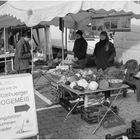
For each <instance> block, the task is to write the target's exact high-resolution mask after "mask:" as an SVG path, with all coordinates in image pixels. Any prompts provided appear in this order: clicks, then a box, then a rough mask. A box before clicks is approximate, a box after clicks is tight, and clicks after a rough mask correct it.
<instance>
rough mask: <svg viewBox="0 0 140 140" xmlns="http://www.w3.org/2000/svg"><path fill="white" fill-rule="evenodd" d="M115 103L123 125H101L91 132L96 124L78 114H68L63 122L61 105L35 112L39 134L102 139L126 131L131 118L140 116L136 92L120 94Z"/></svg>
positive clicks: (63, 116) (62, 137)
mask: <svg viewBox="0 0 140 140" xmlns="http://www.w3.org/2000/svg"><path fill="white" fill-rule="evenodd" d="M115 105H117V106H118V107H119V115H120V116H121V118H124V119H125V125H120V126H117V127H112V128H110V129H105V128H103V127H102V126H101V127H100V128H99V129H98V131H97V132H96V133H95V134H93V131H94V129H95V128H96V126H97V124H96V125H93V124H92V125H89V124H87V123H86V122H85V121H83V120H82V119H81V117H80V114H78V115H70V116H69V117H68V119H67V120H66V121H65V122H64V119H65V117H66V115H67V113H68V112H67V111H66V110H65V109H64V108H62V107H57V108H51V109H45V110H43V111H38V112H37V116H38V126H39V134H40V136H43V138H46V139H104V138H105V135H106V134H108V133H111V134H115V133H119V132H122V131H126V128H129V127H130V122H131V120H133V119H139V118H140V103H137V101H136V94H134V93H129V94H128V96H127V97H126V98H124V97H122V95H120V96H119V97H118V99H117V101H116V103H115ZM38 107H39V106H38Z"/></svg>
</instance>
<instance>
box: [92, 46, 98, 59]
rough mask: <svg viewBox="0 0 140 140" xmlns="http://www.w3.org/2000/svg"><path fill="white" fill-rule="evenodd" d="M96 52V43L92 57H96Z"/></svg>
mask: <svg viewBox="0 0 140 140" xmlns="http://www.w3.org/2000/svg"><path fill="white" fill-rule="evenodd" d="M96 52H97V44H96V45H95V49H94V52H93V58H94V59H96Z"/></svg>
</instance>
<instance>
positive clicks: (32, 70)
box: [31, 27, 34, 74]
mask: <svg viewBox="0 0 140 140" xmlns="http://www.w3.org/2000/svg"><path fill="white" fill-rule="evenodd" d="M31 40H33V28H32V27H31ZM31 54H32V69H31V73H32V74H33V72H34V54H33V43H31Z"/></svg>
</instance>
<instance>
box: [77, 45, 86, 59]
mask: <svg viewBox="0 0 140 140" xmlns="http://www.w3.org/2000/svg"><path fill="white" fill-rule="evenodd" d="M87 46H88V44H87V42H85V43H83V44H81V51H80V53H79V54H78V58H79V59H82V58H84V57H85V54H86V53H87Z"/></svg>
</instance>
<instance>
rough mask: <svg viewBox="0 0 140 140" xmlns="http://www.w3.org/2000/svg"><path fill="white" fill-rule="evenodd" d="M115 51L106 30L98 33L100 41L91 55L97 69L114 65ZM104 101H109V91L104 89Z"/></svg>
mask: <svg viewBox="0 0 140 140" xmlns="http://www.w3.org/2000/svg"><path fill="white" fill-rule="evenodd" d="M115 56H116V51H115V48H114V45H113V44H112V43H111V42H110V41H109V37H108V35H107V32H105V31H102V32H101V33H100V41H99V42H98V43H96V45H95V50H94V53H93V57H94V60H95V64H96V66H97V69H103V70H104V69H106V68H107V67H110V66H113V65H114V58H115ZM104 94H105V101H107V102H109V103H110V101H109V97H110V91H105V92H104Z"/></svg>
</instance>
